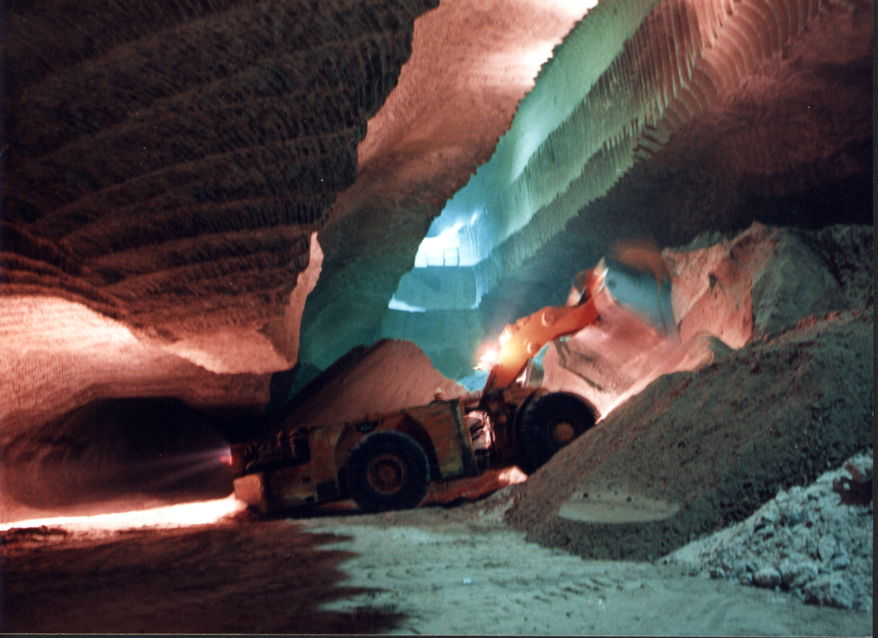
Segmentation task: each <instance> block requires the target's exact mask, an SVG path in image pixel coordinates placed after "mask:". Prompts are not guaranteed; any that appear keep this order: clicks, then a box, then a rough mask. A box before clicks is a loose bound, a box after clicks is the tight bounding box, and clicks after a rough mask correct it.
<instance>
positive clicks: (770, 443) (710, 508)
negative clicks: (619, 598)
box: [511, 224, 874, 559]
mask: <svg viewBox="0 0 878 638" xmlns="http://www.w3.org/2000/svg"><path fill="white" fill-rule="evenodd" d="M712 239H713V241H716V239H717V238H716V237H714V238H712ZM832 242H839V244H838V245H836V246H835V247H834V248H833V249H830V250H826V247H827V246H828V245H830V244H831V243H832ZM705 244H711V238H710V237H700V238H698V239H697V240H696V241H695V242H693V244H692V245H690V246H688V247H686V248H684V249H680V250H677V251H666V254H665V256H666V258H667V260H668V262H669V270H670V272H671V274H672V278H673V281H674V283H675V286H676V288H675V290H674V293H675V295H674V313H675V316H676V318H677V320H678V322H679V325H680V337H681V339H682V340H683V341H684V343H686V344H694V345H695V346H696V347H697V346H699V345H701V343H700V342H699V336H700V335H703V334H714V335H721V336H722V339H723V340H725V341H727V342H728V343H729V344H730V345H732V346H734V348H735V350H734V351H730V350H729V349H728V348H726V349H725V351H724V352H723V353H722V356H718V357H717V356H705V357H701V358H699V357H691V358H689V359H688V360H681V359H680V358H675V357H674V356H673V355H674V352H675V351H674V350H672V349H670V350H669V349H668V347H664V346H662V344H660V345H659V347H658V348H657V349H656V352H658V354H659V355H661V356H663V357H665V358H664V359H663V360H657V359H656V358H655V357H653V358H652V360H653V363H654V365H653V366H652V367H648V366H646V365H645V364H644V362H643V361H642V358H643V357H644V356H645V355H646V356H647V359H649V356H648V354H649V350H646V351H638V352H635V353H634V354H631V353H623V354H622V355H617V354H614V353H613V352H612V350H613V349H612V344H609V345H607V344H604V343H601V342H600V340H592V341H589V340H588V339H587V338H583V339H579V338H578V337H579V335H576V336H574V337H573V338H572V339H571V340H570V341H568V342H566V343H565V344H561V345H560V346H558V349H559V350H561V352H562V354H565V355H566V356H562V357H557V356H556V357H554V358H551V359H550V357H549V356H548V355H547V356H546V360H545V364H546V367H547V371H546V378H547V379H548V380H550V381H551V382H552V383H553V384H554V388H553V389H557V390H568V391H569V390H572V391H576V392H580V393H581V394H583V395H584V396H586V397H588V398H590V399H592V400H594V401H595V403H596V404H597V405H599V406H601V407H603V406H605V405H610V406H611V407H612V403H613V401H614V400H617V399H618V398H619V397H620V395H622V394H624V393H625V392H626V391H629V390H630V388H631V386H632V385H639V387H637V388H636V391H638V392H639V393H638V394H636V395H635V396H633V397H631V398H630V399H628V400H627V401H626V402H624V403H622V404H621V405H619V406H618V407H617V408H616V409H615V410H613V411H611V412H610V413H609V414H608V415H607V414H605V415H604V416H605V418H604V419H603V421H601V422H600V423H599V424H598V425H597V427H595V428H594V429H592V430H590V431H589V432H587V433H586V434H584V435H583V436H582V437H581V438H580V439H577V440H576V441H574V442H573V443H571V445H570V446H569V447H568V448H565V449H564V450H562V451H561V452H559V453H558V454H557V455H556V456H555V457H553V458H552V460H551V461H550V462H549V463H548V464H547V465H546V466H545V467H544V468H543V469H541V470H540V471H539V472H537V473H536V474H535V475H533V476H531V477H530V478H529V480H528V482H527V485H526V487H525V488H524V491H523V495H522V498H521V500H520V502H519V504H518V506H517V507H516V509H515V510H514V511H513V512H512V514H511V520H512V521H513V522H514V524H516V525H518V526H520V527H522V528H524V529H527V530H528V532H529V534H530V537H531V538H532V539H534V540H537V541H539V542H541V543H545V544H549V545H555V546H561V547H565V548H567V549H569V550H571V551H574V552H576V553H578V554H580V555H582V556H586V557H595V558H630V559H645V558H649V557H652V558H657V557H658V556H661V555H663V554H665V553H667V552H669V551H671V550H673V549H675V548H677V547H679V546H681V545H683V544H685V543H686V542H688V541H689V540H691V539H692V538H694V537H695V536H698V535H701V534H704V533H708V532H712V531H714V530H715V529H719V528H720V527H723V526H726V525H728V524H729V523H730V522H732V521H738V520H742V519H743V518H745V517H746V516H748V515H750V514H751V513H753V511H755V510H756V509H757V508H758V507H759V506H760V505H761V504H762V503H764V502H765V501H767V500H768V499H770V498H772V497H773V496H774V495H775V494H776V493H777V490H778V489H781V488H788V487H790V486H792V485H807V484H808V483H809V482H811V481H813V480H814V479H816V478H817V476H818V475H819V474H820V473H821V472H823V471H824V470H826V469H829V468H834V467H837V466H838V464H840V463H842V462H843V461H844V460H845V459H846V458H848V457H849V456H851V455H853V454H855V453H857V452H859V451H862V450H865V449H867V448H869V447H870V446H871V445H872V434H873V433H872V411H873V399H872V390H871V386H872V381H873V375H874V372H873V364H872V355H873V346H874V344H873V341H874V335H873V333H874V321H873V316H872V311H873V307H874V306H873V300H872V293H871V291H872V278H871V264H872V229H871V227H868V226H861V227H850V226H848V227H838V226H836V227H831V228H828V229H825V230H823V231H820V232H802V231H798V232H790V231H784V230H780V229H775V228H767V227H764V226H761V225H758V224H757V225H754V226H753V227H751V228H750V229H748V230H747V231H746V232H744V233H741V234H740V235H737V236H735V237H732V238H727V239H725V240H723V241H719V242H717V243H714V244H712V245H705ZM842 245H843V246H846V247H848V248H850V247H852V246H856V247H857V248H854V249H853V250H851V251H850V252H847V251H842V250H840V248H841V246H842ZM849 255H858V256H859V259H858V260H857V263H858V266H856V267H852V265H851V262H850V257H849ZM842 272H844V273H845V274H844V275H841V273H842ZM853 282H856V283H854V285H853V286H851V285H850V284H851V283H853ZM610 336H612V334H610ZM631 345H632V347H633V348H634V349H635V350H636V346H638V345H646V346H647V347H648V346H649V345H650V344H649V343H648V342H644V340H643V339H640V340H639V341H638V342H635V343H634V344H631ZM669 354H670V355H671V356H668V355H669ZM614 356H616V357H617V358H618V359H619V361H615V362H614V363H615V365H607V364H606V362H607V361H610V360H612V358H613V357H614ZM656 361H658V363H656ZM602 363H603V364H604V368H603V369H611V370H612V374H609V375H607V376H606V378H604V377H601V376H600V375H601V373H602V372H603V369H602V367H601V365H600V364H602ZM653 368H655V369H653ZM620 370H621V371H623V372H624V371H631V370H635V371H643V370H646V371H647V372H648V373H649V374H648V375H647V376H644V377H636V376H634V375H632V376H631V377H628V378H625V377H624V374H622V375H620V374H619V371H620ZM658 374H663V376H661V377H659V376H658ZM613 375H616V376H613ZM618 376H622V377H623V378H622V379H621V382H620V383H617V384H616V385H615V386H614V385H613V384H612V383H611V382H612V381H615V380H616V379H617V377H618ZM651 380H654V381H653V382H652V383H650V384H649V385H648V386H647V387H646V388H645V389H643V386H645V385H646V382H648V381H651ZM596 388H599V389H596Z"/></svg>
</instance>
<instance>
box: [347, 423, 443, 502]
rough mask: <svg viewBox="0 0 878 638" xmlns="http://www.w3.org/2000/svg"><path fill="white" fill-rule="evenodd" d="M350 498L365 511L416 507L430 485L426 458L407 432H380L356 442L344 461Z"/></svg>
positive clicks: (422, 449)
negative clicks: (346, 460) (345, 461)
mask: <svg viewBox="0 0 878 638" xmlns="http://www.w3.org/2000/svg"><path fill="white" fill-rule="evenodd" d="M345 480H346V484H347V486H348V490H349V491H350V494H351V498H353V499H354V502H355V503H356V504H357V505H359V506H360V509H362V510H364V511H366V512H383V511H386V510H401V509H409V508H412V507H416V506H417V505H418V503H420V502H421V501H422V500H424V496H426V495H427V490H428V489H429V487H430V461H429V459H428V458H427V453H426V452H425V451H424V448H422V447H421V445H420V444H419V443H418V442H417V441H415V440H414V439H413V438H412V437H410V436H409V435H408V434H404V433H402V432H394V431H389V430H385V431H381V432H375V433H374V434H370V435H369V436H367V437H366V438H364V439H363V440H362V441H360V442H359V443H357V445H356V446H355V447H354V449H353V451H352V452H351V455H350V457H349V458H348V462H347V463H346V464H345Z"/></svg>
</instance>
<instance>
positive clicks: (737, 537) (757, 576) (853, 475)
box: [662, 449, 874, 613]
mask: <svg viewBox="0 0 878 638" xmlns="http://www.w3.org/2000/svg"><path fill="white" fill-rule="evenodd" d="M871 476H872V450H871V449H869V450H867V451H865V452H862V453H859V454H857V455H855V456H853V457H851V458H850V459H849V460H848V461H847V462H846V463H845V464H844V466H843V467H841V468H839V469H836V470H833V471H830V472H826V473H824V474H822V475H821V476H820V477H819V478H818V479H817V480H816V481H815V482H814V483H813V484H812V485H810V486H809V487H807V488H803V487H798V486H796V487H792V488H790V489H789V490H780V491H779V492H778V494H777V497H776V498H774V499H772V500H771V501H769V502H767V503H766V504H765V505H763V506H762V507H761V508H760V509H758V510H757V511H756V512H755V513H754V514H753V515H752V516H750V517H749V518H747V519H745V520H744V521H741V522H740V523H736V524H734V525H732V526H730V527H728V528H726V529H724V530H722V531H720V532H717V533H715V534H713V535H711V536H708V537H706V538H702V539H699V540H696V541H694V542H692V543H689V544H688V545H685V546H684V547H681V548H680V549H678V550H676V551H674V552H672V553H671V554H669V555H668V556H666V557H665V558H664V559H662V562H664V563H669V564H679V565H683V566H685V567H687V568H688V569H689V571H690V573H692V574H700V573H707V574H709V575H710V577H711V578H718V579H726V580H737V581H739V582H740V583H741V584H744V585H754V586H756V587H766V588H770V589H776V590H778V591H789V592H790V593H791V594H792V595H794V596H796V597H797V598H799V599H800V600H802V601H804V602H805V603H810V604H815V605H825V606H831V607H840V608H843V609H856V610H862V611H867V612H869V613H871V612H872V589H873V587H872V555H873V551H872V541H873V524H874V522H873V512H872V502H871V500H870V501H869V502H868V503H865V504H863V503H857V502H852V501H851V499H849V498H846V488H845V483H849V482H850V481H856V480H857V479H858V478H860V481H861V482H860V485H866V484H867V483H866V481H868V482H869V483H870V482H871ZM846 501H847V502H846Z"/></svg>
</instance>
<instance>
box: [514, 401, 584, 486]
mask: <svg viewBox="0 0 878 638" xmlns="http://www.w3.org/2000/svg"><path fill="white" fill-rule="evenodd" d="M594 424H595V412H594V410H592V409H591V407H590V406H589V405H588V404H586V403H585V402H584V401H583V400H582V399H580V398H579V397H577V396H576V395H573V394H569V393H567V392H553V393H551V394H545V395H543V396H541V397H539V398H537V400H536V401H533V402H532V403H531V404H530V405H528V406H527V407H526V408H525V411H524V415H523V417H522V419H521V429H520V431H519V437H520V441H521V444H522V457H523V460H522V463H521V466H522V467H521V469H522V470H523V471H524V472H525V473H526V474H531V473H532V472H535V471H536V470H537V469H539V468H540V467H542V466H543V465H545V464H546V462H547V461H548V460H549V459H550V458H552V457H553V456H554V455H555V453H556V452H557V451H558V450H560V449H561V448H562V447H564V446H566V445H568V444H569V443H570V442H571V441H573V440H574V439H575V438H576V437H578V436H580V435H581V434H582V433H583V432H585V431H586V430H588V429H590V428H592V427H593V426H594Z"/></svg>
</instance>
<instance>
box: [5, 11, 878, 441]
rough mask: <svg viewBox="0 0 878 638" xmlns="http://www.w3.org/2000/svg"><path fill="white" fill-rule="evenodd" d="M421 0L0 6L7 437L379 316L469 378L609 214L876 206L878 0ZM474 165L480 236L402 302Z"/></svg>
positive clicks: (220, 390) (664, 225)
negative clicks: (475, 252)
mask: <svg viewBox="0 0 878 638" xmlns="http://www.w3.org/2000/svg"><path fill="white" fill-rule="evenodd" d="M438 4H439V3H437V2H436V1H435V0H395V1H394V2H377V1H372V0H335V1H333V2H329V3H326V2H324V3H313V2H307V1H306V0H289V1H286V2H284V1H281V2H256V1H255V0H207V1H204V2H196V3H179V2H168V1H165V0H160V1H159V2H150V3H140V4H135V5H131V6H128V5H125V6H117V5H116V4H113V3H106V2H101V1H100V0H94V1H89V2H80V3H76V4H75V6H74V5H71V4H69V3H61V2H56V1H55V0H43V1H42V2H36V3H22V2H13V3H11V4H9V6H7V7H6V8H5V14H4V20H3V56H4V60H5V63H4V69H5V73H6V75H5V78H4V88H3V100H4V102H3V110H4V127H3V142H2V148H0V159H2V162H3V197H4V202H3V218H2V220H0V233H2V242H0V260H2V262H0V295H2V298H0V393H2V397H3V400H2V401H0V404H2V405H0V421H2V422H3V431H2V433H0V434H2V439H0V445H6V444H8V443H9V441H10V440H11V439H10V437H12V436H18V435H19V434H21V433H22V432H25V431H27V430H28V429H29V428H38V427H40V426H41V425H43V424H45V423H47V422H49V421H51V422H53V423H57V424H63V423H65V422H66V421H64V420H63V419H62V417H63V414H64V413H65V412H67V411H69V410H73V409H76V408H79V407H82V406H85V405H86V404H89V403H91V402H92V401H95V400H101V399H108V398H126V397H162V396H173V397H178V398H182V399H184V400H186V401H187V402H188V403H190V404H194V405H198V406H202V407H203V406H217V405H221V404H226V405H233V406H244V405H251V406H253V405H264V404H265V402H267V400H268V396H269V390H268V387H269V379H268V376H267V375H268V374H269V373H271V372H275V371H280V370H285V369H288V368H290V366H292V365H293V364H294V363H296V362H297V361H298V362H299V363H301V364H302V365H303V366H305V367H316V368H318V369H323V368H326V367H327V366H329V365H330V364H331V363H332V362H333V361H335V360H336V359H337V358H339V357H340V356H342V355H343V354H344V353H346V352H348V351H349V350H350V349H351V348H353V347H355V346H358V345H369V344H371V343H373V342H375V341H376V340H377V339H378V338H380V337H388V338H404V339H409V340H413V341H415V342H416V343H418V345H420V346H421V347H422V348H423V350H424V351H425V352H426V353H427V354H428V355H429V356H430V357H431V359H432V360H433V363H434V364H436V365H437V367H439V369H440V371H442V372H443V373H445V374H446V375H462V373H463V372H464V371H465V370H467V369H468V368H469V366H471V365H472V364H473V363H474V360H473V359H474V356H473V355H474V350H475V349H476V347H477V345H478V344H479V343H480V342H481V341H482V339H484V338H485V337H486V336H487V337H491V338H493V337H494V336H496V334H498V333H499V330H500V328H501V327H502V325H503V324H505V323H508V322H509V321H511V320H513V319H515V318H517V317H518V316H521V315H523V314H526V313H528V312H531V311H533V310H535V309H536V308H538V307H540V306H543V305H545V304H547V303H560V302H561V301H562V300H563V298H564V295H565V293H566V290H567V287H568V285H569V281H570V278H571V276H572V275H573V274H574V273H576V272H577V271H579V270H581V269H582V268H585V267H589V266H591V265H593V264H594V263H595V262H596V261H597V260H598V259H599V258H600V257H601V256H602V255H603V254H604V253H605V252H606V249H607V247H608V246H609V245H610V244H611V243H612V242H613V241H616V240H618V239H623V238H625V237H629V236H633V235H650V236H652V237H654V238H655V239H656V240H657V242H658V243H659V244H660V245H663V246H667V245H680V244H683V243H685V242H687V241H689V240H691V239H692V238H693V237H695V236H696V235H697V234H698V233H700V232H702V231H709V230H721V231H727V230H732V229H741V228H746V227H748V226H749V225H750V223H751V222H752V221H753V220H761V221H764V222H768V223H773V224H778V223H783V224H790V225H808V226H813V227H817V228H820V227H824V226H827V225H829V224H831V223H841V222H845V223H849V222H857V223H870V222H871V216H870V212H871V177H872V172H871V166H872V159H871V158H872V156H871V148H872V124H871V122H872V120H871V114H872V75H871V70H872V60H871V58H872V11H873V5H872V3H871V2H868V1H867V0H853V1H848V2H842V1H840V0H741V1H740V2H731V1H729V0H710V1H704V2H702V1H700V0H699V1H697V2H696V1H695V0H663V1H661V2H654V1H653V0H625V1H622V2H605V3H602V4H598V5H597V6H596V7H594V8H590V7H592V5H594V2H592V1H589V0H582V2H578V3H577V2H570V1H569V0H565V1H561V0H559V1H557V2H532V1H531V0H491V1H490V2H484V1H482V0H478V1H477V0H443V2H442V3H441V6H437V5H438ZM562 41H563V43H562ZM550 57H551V61H550V62H549V63H548V64H544V62H546V60H547V59H549V58H550ZM541 65H543V67H542V69H541V68H540V67H541ZM525 96H526V97H525ZM507 130H508V131H509V133H508V134H506V135H505V136H504V133H505V132H506V131H507ZM501 138H502V139H501ZM498 140H500V141H499V142H498ZM492 156H493V157H494V158H495V159H494V160H492V163H491V164H484V166H482V167H481V168H479V167H480V165H483V163H485V162H487V161H488V160H489V159H491V158H492ZM476 169H478V172H477V173H476V174H475V176H474V177H472V179H471V180H470V176H471V175H472V174H473V173H474V172H475V171H476ZM468 180H470V181H469V182H468ZM467 184H469V186H467V189H469V190H466V192H465V193H464V195H462V196H461V197H462V198H463V199H462V200H461V201H465V202H467V205H469V204H470V203H472V204H474V205H475V207H476V208H475V209H472V210H470V209H468V208H467V206H463V207H461V209H460V211H458V212H459V214H460V215H462V217H460V220H459V221H463V222H469V220H470V219H472V217H473V215H474V214H475V213H476V212H478V215H477V216H476V217H477V218H478V219H480V220H481V222H480V223H484V224H485V228H482V229H481V230H479V229H476V231H473V232H469V231H465V232H464V233H463V234H465V235H466V234H467V233H469V234H468V235H467V237H470V238H476V239H477V240H478V241H480V242H481V241H482V240H484V242H485V243H484V245H481V244H480V249H483V250H484V254H485V255H487V258H485V259H482V260H481V261H479V262H478V264H476V265H471V264H470V265H467V264H464V263H463V262H462V261H461V260H460V256H459V255H458V259H457V261H456V262H455V260H454V259H450V260H449V263H450V264H451V263H456V264H457V265H458V266H459V268H460V269H459V270H457V271H455V272H454V273H453V274H452V275H453V277H454V281H453V282H452V283H448V282H449V281H451V276H450V275H448V274H447V273H444V272H432V270H431V272H430V273H429V276H423V277H420V278H417V277H416V278H415V280H416V281H414V284H415V285H413V286H409V287H407V288H405V289H406V290H408V291H410V294H412V295H414V296H415V297H417V298H418V299H426V300H429V301H430V303H432V304H434V306H435V307H430V308H428V309H427V312H424V313H415V314H410V313H402V312H400V311H398V310H390V309H388V303H389V301H390V300H391V298H392V296H393V294H394V291H396V290H398V289H399V287H400V284H401V279H403V278H404V276H406V273H407V272H408V271H410V270H411V268H412V265H413V263H415V262H416V260H417V258H418V254H419V249H418V247H419V244H420V243H421V240H422V239H424V236H425V234H427V233H428V232H429V233H431V234H434V231H435V232H439V231H441V230H442V228H440V227H439V226H441V225H442V224H441V223H440V224H439V226H437V227H435V228H433V229H432V230H431V229H430V228H431V222H432V220H433V219H434V218H436V217H437V216H438V215H440V212H441V211H442V210H443V206H445V204H446V202H447V200H449V198H452V197H454V198H455V199H458V196H456V195H455V193H456V192H457V191H459V189H461V188H462V187H464V186H466V185H467ZM470 187H471V188H470ZM461 192H463V191H461ZM464 209H466V210H464ZM476 209H477V210H476ZM461 211H462V212H461ZM443 217H444V215H443ZM439 219H440V220H442V219H443V218H442V217H440V218H439ZM445 221H447V220H444V221H442V223H445ZM485 229H487V230H486V231H485ZM482 231H485V232H482ZM827 232H829V231H827ZM824 239H825V242H824V243H825V245H826V246H840V245H841V244H840V243H839V242H837V241H835V239H832V238H830V237H829V235H824ZM819 241H823V240H819ZM818 243H819V242H818ZM431 263H432V262H431ZM839 263H840V262H839ZM839 268H840V271H839V275H840V276H842V275H843V274H844V272H845V269H844V267H843V266H842V265H839ZM438 271H442V268H439V269H438ZM464 271H465V272H464ZM434 275H435V276H434ZM437 277H438V279H437ZM836 278H837V277H836ZM437 282H438V283H437ZM442 282H445V283H444V284H443V283H442ZM770 283H771V282H770V281H769V280H766V282H765V284H766V286H768V285H769V284H770ZM433 284H435V286H434V287H433V288H431V285H433ZM419 286H420V288H419ZM447 290H451V291H452V294H451V295H450V296H451V301H449V299H448V298H446V297H445V296H444V292H443V291H447ZM470 292H473V294H475V295H477V296H480V298H481V300H482V303H481V306H479V308H478V309H477V310H474V309H472V305H473V303H472V299H471V297H472V296H473V295H472V294H469V293H470ZM854 294H859V295H860V296H862V295H863V294H864V293H854ZM306 298H307V304H306ZM303 308H304V309H305V310H304V311H303ZM303 312H304V314H303ZM300 333H301V340H300ZM431 390H432V388H431ZM59 427H63V426H59Z"/></svg>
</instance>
